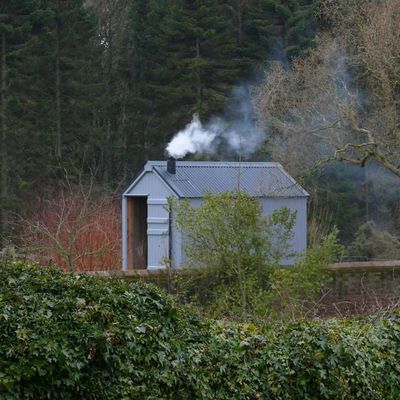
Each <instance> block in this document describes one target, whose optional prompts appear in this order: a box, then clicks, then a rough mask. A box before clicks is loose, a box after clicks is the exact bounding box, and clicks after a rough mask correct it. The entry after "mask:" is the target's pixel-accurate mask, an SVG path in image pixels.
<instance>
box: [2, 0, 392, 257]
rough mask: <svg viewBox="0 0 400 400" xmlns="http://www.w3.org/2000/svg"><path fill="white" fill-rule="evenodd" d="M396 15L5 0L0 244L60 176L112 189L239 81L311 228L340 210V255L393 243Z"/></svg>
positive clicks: (217, 105)
mask: <svg viewBox="0 0 400 400" xmlns="http://www.w3.org/2000/svg"><path fill="white" fill-rule="evenodd" d="M360 7H361V8H360ZM374 7H375V8H374ZM378 11H379V12H378ZM355 15H357V18H356V17H355ZM372 15H378V16H379V18H380V19H378V18H375V19H374V18H373V17H372ZM399 16H400V7H399V5H398V4H397V2H396V1H394V0H380V1H378V2H374V1H371V0H363V1H361V2H357V1H355V0H346V1H345V0H341V1H338V2H335V1H334V2H332V1H321V0H226V1H221V0H202V1H199V0H192V1H188V0H173V1H160V0H6V1H2V2H1V5H0V54H1V58H0V71H1V74H0V132H1V139H0V144H1V147H0V208H1V215H0V217H1V238H2V244H3V245H5V244H6V243H8V242H9V241H10V240H11V241H13V239H12V235H13V233H14V232H15V228H14V223H15V221H16V220H17V219H18V217H17V216H18V215H20V214H24V215H29V213H34V212H35V209H36V208H37V207H38V205H40V204H41V201H42V200H43V199H46V198H53V197H54V195H55V193H56V192H57V191H58V190H59V188H60V187H61V186H62V185H63V184H64V182H65V179H66V177H68V180H69V181H75V182H78V181H79V182H81V181H85V180H87V181H89V180H94V182H95V184H96V185H97V186H98V187H99V188H101V191H103V192H105V191H108V192H109V193H113V192H115V191H116V190H117V191H118V190H119V189H118V188H120V187H121V186H123V185H125V184H127V183H128V182H129V181H130V180H131V179H132V177H133V176H134V175H135V173H136V172H137V171H138V169H139V168H140V167H141V165H142V164H143V163H144V162H145V161H146V160H149V159H163V158H164V157H165V153H164V151H165V147H166V145H167V144H168V142H169V141H170V139H171V138H172V136H173V135H174V134H175V133H176V132H177V131H179V130H180V129H181V128H182V127H184V126H185V125H186V124H187V123H189V122H190V120H191V119H192V115H193V114H194V113H197V114H198V115H199V116H200V118H201V120H204V121H206V120H209V119H210V118H212V117H213V116H215V115H224V118H225V119H226V120H227V121H228V122H229V120H230V119H235V118H237V115H235V114H237V104H238V102H239V103H240V102H241V101H242V99H241V98H240V97H241V96H244V95H243V92H244V91H245V92H246V96H248V98H249V99H250V100H249V101H250V102H251V105H252V107H253V108H254V110H253V111H254V113H253V114H252V118H253V119H254V120H255V122H254V124H255V125H257V126H258V127H261V129H263V130H264V132H265V140H263V141H262V143H260V145H259V147H258V149H257V151H255V152H252V153H251V154H249V155H248V158H249V159H257V160H263V161H268V160H272V159H273V160H276V161H280V162H282V163H283V165H284V166H285V167H286V168H287V169H288V170H289V171H290V172H291V173H292V174H293V175H294V176H296V177H297V178H298V179H299V180H300V181H301V182H302V183H303V184H304V186H305V187H306V188H307V189H308V190H309V192H310V193H311V194H312V200H311V204H310V226H312V227H314V228H315V232H316V233H315V234H314V236H318V235H319V234H320V233H321V232H322V231H324V229H329V228H330V227H333V226H334V225H337V226H338V227H339V231H340V237H341V240H342V242H343V243H345V244H346V245H348V255H349V256H356V257H367V258H390V257H399V256H400V218H399V211H400V189H399V182H400V180H399V179H400V178H399V176H400V172H399V167H398V165H400V156H399V149H400V134H399V129H400V128H399V117H398V111H399V95H400V92H399V89H400V87H399V77H400V67H399V64H400V61H399V57H400V51H399V44H398V43H399V42H400V38H398V36H399V33H398V32H399V31H400V29H397V30H396V29H395V28H396V26H397V27H399V21H400V18H397V17H399ZM384 18H386V20H385V19H384ZM355 21H357V24H358V25H357V24H356V23H355ZM374 24H375V25H374ZM395 24H397V25H395ZM366 26H372V28H373V29H375V31H376V32H377V34H378V35H381V36H380V37H378V38H377V39H376V41H377V42H376V43H375V42H374V40H372V39H373V38H374V36H373V35H372V36H368V34H369V33H368V31H367V30H366V29H364V28H365V27H366ZM358 27H359V29H358ZM378 28H382V29H378ZM384 28H387V29H386V30H385V29H384ZM392 31H393V32H394V33H393V34H391V33H390V32H392ZM385 35H386V36H385ZM388 35H389V36H388ZM390 35H392V36H390ZM395 35H397V37H396V36H395ZM338 38H340V40H339V43H338V41H337V39H338ZM397 39H399V40H398V41H397ZM362 40H364V41H365V42H367V43H370V44H371V45H370V46H369V47H368V46H367V47H366V46H363V42H362ZM374 43H375V45H376V46H375V47H373V44H374ZM382 43H385V46H383V45H381V44H382ZM333 44H335V45H334V46H333ZM378 47H379V48H380V51H381V53H380V54H378V56H377V55H376V54H374V51H375V50H376V48H378ZM360 49H366V50H365V51H366V54H362V52H361V50H360ZM379 59H382V60H383V61H381V64H380V62H379ZM238 87H241V88H243V87H244V88H245V89H244V91H243V89H241V90H239V91H238V90H235V88H238ZM328 88H329V89H332V90H331V91H329V93H328V90H327V89H328ZM356 92H357V95H355V94H354V93H356ZM332 93H334V96H332ZM238 97H239V98H238ZM360 99H362V100H360ZM361 103H362V104H361ZM360 104H361V106H362V107H361V106H360ZM332 105H335V107H334V108H332ZM378 120H379V121H386V122H387V124H386V125H384V124H383V123H381V122H379V124H378V122H377V121H378ZM321 121H322V122H323V123H322V122H321ZM328 125H329V128H327V126H328ZM311 128H312V129H311ZM309 131H310V132H311V134H312V136H309V135H307V134H306V133H307V132H309ZM316 131H318V132H323V134H318V135H316V134H315V132H316ZM371 132H372V133H371ZM385 132H386V136H385ZM328 133H329V135H330V136H329V138H332V137H335V138H336V137H339V135H340V138H341V139H340V140H339V141H338V142H335V143H331V142H329V143H327V142H326V139H327V134H328ZM363 135H365V136H366V137H367V140H366V142H365V141H364V138H363ZM310 138H311V139H310ZM316 138H318V139H316ZM332 149H333V150H332ZM196 157H213V158H215V159H221V158H231V159H235V157H237V156H236V155H235V154H229V153H226V152H223V153H221V154H212V155H209V154H208V155H196ZM333 161H336V162H333ZM321 226H323V227H321ZM10 238H11V239H10ZM310 240H316V239H315V238H314V239H313V238H311V239H310ZM368 243H369V244H368ZM371 243H372V244H373V246H372V245H371ZM372 247H373V249H372V250H371V248H372ZM367 248H368V249H367ZM366 249H367V250H366Z"/></svg>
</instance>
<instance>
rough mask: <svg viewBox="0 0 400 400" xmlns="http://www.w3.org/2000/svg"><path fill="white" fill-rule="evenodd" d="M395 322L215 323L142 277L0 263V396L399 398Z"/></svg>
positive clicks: (398, 325) (399, 330)
mask: <svg viewBox="0 0 400 400" xmlns="http://www.w3.org/2000/svg"><path fill="white" fill-rule="evenodd" d="M399 349H400V320H399V316H398V315H397V314H395V315H392V316H389V317H386V318H377V319H374V320H372V319H370V320H354V321H351V320H342V321H336V320H332V321H328V322H321V321H314V322H312V321H309V322H301V323H296V324H288V325H282V326H278V325H276V326H264V327H262V328H257V327H256V326H254V325H223V324H222V325H221V324H216V323H209V322H205V321H202V320H200V319H199V318H197V317H196V316H194V315H192V314H191V313H190V312H188V311H187V310H183V309H179V308H177V307H176V306H175V305H174V303H173V301H172V300H171V298H169V297H168V296H166V295H164V294H162V293H161V292H160V291H158V290H156V289H154V288H153V287H151V286H143V285H140V284H137V283H136V284H130V285H129V284H127V283H124V282H121V281H118V280H111V281H109V280H105V279H103V278H98V277H88V276H83V275H72V274H64V273H62V272H61V271H59V270H54V269H49V268H47V269H45V268H40V267H38V266H28V265H22V264H17V263H12V264H11V263H10V264H5V263H4V262H3V264H2V265H1V267H0V397H1V398H2V399H21V398H24V399H38V398H57V399H76V398H82V399H125V398H126V399H128V398H129V399H194V398H196V399H299V398H301V399H338V398H340V399H355V398H360V399H398V398H399V395H400V392H399V389H398V388H399V387H400V378H399V376H400V370H399V369H400V368H399V364H398V359H399V356H400V350H399Z"/></svg>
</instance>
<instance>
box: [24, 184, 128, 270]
mask: <svg viewBox="0 0 400 400" xmlns="http://www.w3.org/2000/svg"><path fill="white" fill-rule="evenodd" d="M22 242H23V247H24V248H25V249H26V251H27V252H29V254H30V255H32V257H33V258H34V259H35V260H37V261H38V262H40V263H42V264H45V265H50V264H56V265H59V266H61V267H63V268H65V269H67V270H84V271H99V270H112V269H119V268H120V260H121V213H120V204H119V201H117V200H116V199H115V198H113V197H111V196H106V195H104V194H101V195H100V196H95V195H94V194H93V191H92V189H91V188H90V189H88V190H86V191H85V190H82V189H75V190H71V189H70V190H68V191H65V190H64V191H61V192H60V193H59V194H58V195H57V196H56V197H54V198H53V199H51V200H43V201H41V202H40V204H39V206H38V208H37V210H36V212H34V213H33V217H31V218H29V219H24V220H23V227H22Z"/></svg>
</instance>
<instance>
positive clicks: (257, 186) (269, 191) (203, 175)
mask: <svg viewBox="0 0 400 400" xmlns="http://www.w3.org/2000/svg"><path fill="white" fill-rule="evenodd" d="M144 171H154V172H155V173H156V174H157V175H159V176H160V178H161V179H162V180H164V182H165V183H166V184H167V185H168V186H169V187H170V188H171V189H172V190H173V191H174V192H175V193H176V194H177V195H178V196H179V197H191V198H199V197H203V196H204V195H205V194H207V193H211V194H218V193H222V192H225V191H231V190H236V189H238V187H239V188H240V189H241V190H244V191H246V192H247V193H249V194H250V195H251V196H256V197H307V196H308V193H307V192H306V191H305V190H304V189H303V188H302V187H301V186H300V185H298V184H297V183H296V181H295V180H294V179H293V178H292V177H291V176H290V175H289V174H288V173H287V172H286V171H285V170H284V169H283V168H282V166H281V164H279V163H273V162H240V163H239V162H219V161H217V162H209V161H177V162H176V174H170V173H169V172H167V162H166V161H148V162H147V163H146V165H145V167H144ZM141 176H142V175H141ZM141 176H140V177H141ZM140 177H139V178H138V179H137V180H136V181H138V180H139V179H140ZM136 181H135V182H136ZM135 182H134V183H133V184H132V185H131V186H130V188H129V189H132V188H133V187H134V185H135Z"/></svg>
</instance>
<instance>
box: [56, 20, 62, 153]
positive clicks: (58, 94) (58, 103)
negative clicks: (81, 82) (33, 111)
mask: <svg viewBox="0 0 400 400" xmlns="http://www.w3.org/2000/svg"><path fill="white" fill-rule="evenodd" d="M57 19H58V16H57ZM56 29H57V38H56V60H55V64H56V65H55V68H56V135H55V136H56V137H55V155H56V157H57V158H61V156H62V150H61V146H62V144H61V142H62V138H61V77H60V27H59V22H58V21H57V28H56Z"/></svg>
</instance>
